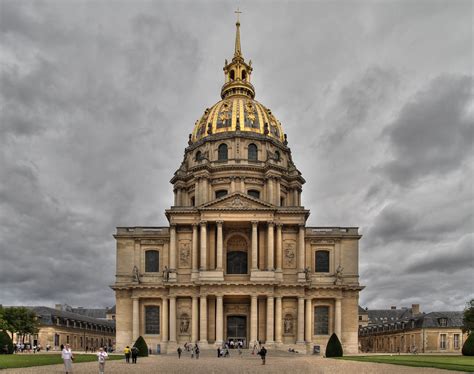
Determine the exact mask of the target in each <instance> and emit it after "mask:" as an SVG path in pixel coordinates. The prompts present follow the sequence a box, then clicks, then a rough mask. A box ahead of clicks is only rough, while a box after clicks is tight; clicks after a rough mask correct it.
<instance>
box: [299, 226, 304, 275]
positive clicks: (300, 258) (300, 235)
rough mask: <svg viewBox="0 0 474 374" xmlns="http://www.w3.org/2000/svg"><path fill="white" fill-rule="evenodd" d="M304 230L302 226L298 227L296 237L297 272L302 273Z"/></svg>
mask: <svg viewBox="0 0 474 374" xmlns="http://www.w3.org/2000/svg"><path fill="white" fill-rule="evenodd" d="M304 230H305V227H304V225H300V231H299V235H298V271H299V272H302V271H304V254H305V253H304V252H305V246H304Z"/></svg>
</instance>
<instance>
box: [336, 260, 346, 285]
mask: <svg viewBox="0 0 474 374" xmlns="http://www.w3.org/2000/svg"><path fill="white" fill-rule="evenodd" d="M343 270H344V268H343V267H342V266H341V265H340V264H339V266H338V267H337V269H336V280H335V281H334V284H342V272H343Z"/></svg>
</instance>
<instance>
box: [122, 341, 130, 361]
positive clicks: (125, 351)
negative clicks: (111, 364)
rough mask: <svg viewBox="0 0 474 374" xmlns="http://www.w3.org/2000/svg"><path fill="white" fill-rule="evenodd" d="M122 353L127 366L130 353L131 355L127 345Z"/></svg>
mask: <svg viewBox="0 0 474 374" xmlns="http://www.w3.org/2000/svg"><path fill="white" fill-rule="evenodd" d="M123 353H124V354H125V362H126V363H127V364H129V363H130V353H131V350H130V347H129V346H128V345H127V346H126V347H125V349H124V350H123Z"/></svg>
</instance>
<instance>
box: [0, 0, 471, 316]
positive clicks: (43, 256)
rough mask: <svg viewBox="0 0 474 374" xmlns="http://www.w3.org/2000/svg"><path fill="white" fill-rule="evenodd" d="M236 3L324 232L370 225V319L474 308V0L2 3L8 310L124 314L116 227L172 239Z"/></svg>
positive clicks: (1, 240)
mask: <svg viewBox="0 0 474 374" xmlns="http://www.w3.org/2000/svg"><path fill="white" fill-rule="evenodd" d="M237 6H239V7H240V8H241V10H243V14H242V17H241V23H242V27H241V31H242V49H243V53H244V56H245V57H246V58H247V59H248V58H251V59H252V61H253V66H254V74H253V83H254V85H255V87H256V92H257V96H256V98H257V99H258V100H259V101H261V102H262V103H263V104H264V105H266V106H267V107H269V108H271V109H272V112H273V113H274V114H275V115H276V116H277V118H278V119H279V120H280V121H281V122H282V124H283V127H284V130H285V132H286V133H287V134H288V140H289V145H290V147H291V148H292V151H293V156H294V160H295V162H296V164H297V166H298V167H299V169H300V170H301V172H302V173H303V176H304V177H305V178H306V180H307V184H306V185H305V188H304V192H303V203H304V205H305V207H307V208H309V209H311V216H310V218H309V224H310V225H314V226H359V227H360V231H361V232H362V234H363V235H364V237H363V239H362V240H361V243H360V268H361V283H362V284H364V285H366V289H365V290H364V291H363V292H362V293H361V300H360V303H361V305H363V306H368V307H370V308H385V307H390V306H391V305H397V306H407V305H411V303H420V304H421V308H422V310H423V311H431V310H455V309H461V308H462V307H463V306H464V304H465V302H466V301H467V300H468V299H469V298H473V297H474V292H473V287H472V284H474V276H473V274H474V271H473V270H474V259H473V252H474V251H473V247H474V246H473V242H474V239H473V227H474V226H473V223H474V222H473V212H474V206H473V205H474V204H473V169H474V157H473V125H472V124H473V121H474V100H473V93H472V88H473V85H472V76H473V72H472V66H473V32H472V28H471V25H472V22H473V9H472V2H471V1H456V0H454V1H448V0H446V1H417V0H415V1H408V0H407V1H313V2H311V1H305V2H296V1H257V2H255V1H252V2H247V1H239V2H236V1H231V2H217V1H201V2H196V1H179V2H172V1H158V0H157V1H133V2H132V1H98V0H89V1H69V2H67V1H59V0H57V1H34V2H33V1H18V0H15V1H13V0H11V1H6V0H0V108H1V113H0V254H1V257H0V304H4V305H13V304H29V305H39V304H43V305H52V304H55V303H69V304H72V305H82V306H107V305H108V306H110V305H113V303H114V295H113V292H112V290H110V289H109V288H108V285H110V284H112V283H113V282H114V273H115V243H114V239H113V237H112V234H113V233H114V231H115V227H116V226H140V225H144V226H159V225H166V224H167V221H166V218H165V216H164V209H165V208H167V207H169V206H170V205H171V203H172V190H171V185H170V184H169V180H170V178H171V176H172V175H173V172H174V171H175V170H176V169H177V168H178V167H179V165H180V162H181V160H182V156H183V150H184V148H185V146H186V144H187V137H188V134H189V133H190V132H191V131H192V128H193V125H194V122H195V121H196V120H197V119H198V118H199V117H200V116H201V115H202V113H203V111H204V109H205V108H207V107H210V106H211V105H212V104H214V103H215V102H217V101H218V100H219V93H220V87H221V85H222V83H223V72H222V67H223V64H224V59H225V58H231V57H232V53H233V42H234V32H235V26H234V23H235V14H234V13H233V11H234V10H235V8H236V7H237Z"/></svg>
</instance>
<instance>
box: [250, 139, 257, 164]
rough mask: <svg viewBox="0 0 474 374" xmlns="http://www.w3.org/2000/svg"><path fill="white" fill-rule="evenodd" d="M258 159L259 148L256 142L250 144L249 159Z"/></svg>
mask: <svg viewBox="0 0 474 374" xmlns="http://www.w3.org/2000/svg"><path fill="white" fill-rule="evenodd" d="M257 160H258V149H257V146H256V145H255V144H253V143H252V144H249V161H257Z"/></svg>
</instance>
